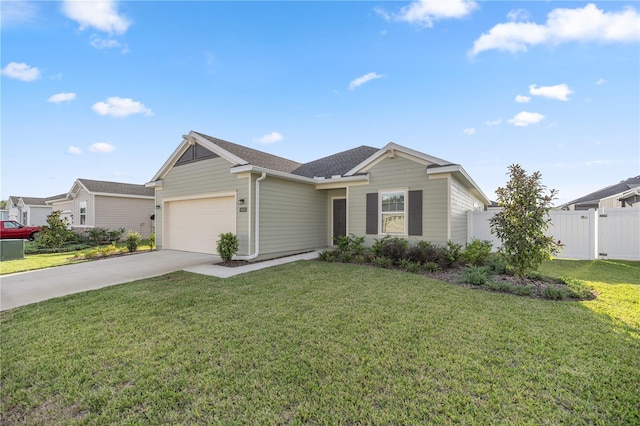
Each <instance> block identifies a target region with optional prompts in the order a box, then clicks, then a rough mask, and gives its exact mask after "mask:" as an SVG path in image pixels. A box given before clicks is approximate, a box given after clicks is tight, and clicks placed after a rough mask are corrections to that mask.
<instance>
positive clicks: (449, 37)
mask: <svg viewBox="0 0 640 426" xmlns="http://www.w3.org/2000/svg"><path fill="white" fill-rule="evenodd" d="M0 4H1V6H0V7H1V8H2V9H1V12H2V14H1V16H2V23H1V57H0V69H1V74H2V77H1V79H0V82H1V87H0V90H1V92H0V94H1V107H2V110H1V114H2V115H1V138H2V140H1V150H2V151H1V165H2V183H1V190H0V197H1V198H2V199H6V198H7V197H8V196H10V195H21V196H40V197H46V196H51V195H55V194H59V193H64V192H66V191H68V190H69V189H70V188H71V185H72V184H73V182H74V180H75V179H76V178H88V179H97V180H112V181H119V182H131V183H141V184H142V183H145V182H147V181H149V180H150V179H151V178H152V177H153V175H154V174H155V173H156V171H157V170H158V169H159V168H160V167H161V166H162V165H163V163H164V162H165V161H166V159H167V158H168V156H169V155H170V154H171V153H172V152H173V150H174V149H175V148H176V147H177V146H178V144H179V143H180V142H181V139H182V138H181V136H182V135H183V134H186V133H188V132H189V131H190V130H195V131H199V132H202V133H206V134H208V135H211V136H214V137H218V138H221V139H225V140H228V141H231V142H235V143H239V144H243V145H246V146H250V147H252V148H255V149H259V150H262V151H266V152H269V153H272V154H276V155H280V156H283V157H286V158H289V159H292V160H296V161H299V162H307V161H311V160H314V159H317V158H320V157H323V156H326V155H330V154H333V153H336V152H338V151H342V150H346V149H350V148H353V147H356V146H359V145H370V146H374V147H382V146H384V145H385V144H386V143H388V142H391V141H393V142H396V143H398V144H400V145H404V146H407V147H409V148H412V149H416V150H419V151H422V152H424V153H426V154H429V155H433V156H436V157H440V158H444V159H446V160H449V161H451V162H454V163H459V164H462V166H463V167H464V168H465V170H467V172H468V173H469V174H470V175H471V177H472V178H473V179H474V180H475V181H476V182H477V183H478V185H479V186H480V187H481V188H482V190H483V191H484V192H485V193H486V194H487V195H488V196H489V197H490V198H492V199H495V195H494V191H495V190H496V189H497V188H498V187H499V186H501V185H504V184H505V183H506V180H507V175H506V173H507V167H508V165H509V164H513V163H518V164H521V165H522V166H523V167H524V168H525V169H526V170H527V171H529V172H533V171H540V172H541V173H542V177H543V183H544V184H545V185H547V186H548V187H549V188H556V189H558V190H559V191H560V192H559V196H558V200H557V201H556V203H557V204H560V203H562V202H565V201H569V200H571V199H574V198H577V197H579V196H582V195H585V194H586V193H588V192H591V191H594V190H597V189H600V188H602V187H604V186H607V185H610V184H613V183H616V182H619V181H621V180H624V179H626V178H629V177H632V176H636V175H638V174H640V46H639V42H640V10H639V7H638V2H637V1H631V2H616V1H606V2H604V1H602V2H594V3H589V2H576V1H571V2H553V1H551V2H538V1H534V2H526V1H517V2H516V1H511V2H510V1H500V2H498V1H491V2H480V1H478V2H475V1H463V0H450V1H447V2H442V1H441V2H431V1H416V2H410V1H404V2H403V1H378V2H366V1H352V2H338V1H335V2H334V1H329V2H307V1H298V2H277V1H263V2H245V1H240V2H222V1H196V2H170V1H161V2H146V1H137V2H113V1H105V2H86V1H85V2H77V1H69V2H53V1H51V2H49V1H38V2H31V1H4V0H3V1H2V2H1V3H0Z"/></svg>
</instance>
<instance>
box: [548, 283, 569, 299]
mask: <svg viewBox="0 0 640 426" xmlns="http://www.w3.org/2000/svg"><path fill="white" fill-rule="evenodd" d="M542 296H543V297H544V298H545V299H550V300H564V299H566V298H567V297H569V294H568V293H567V291H566V290H564V289H562V288H557V287H554V286H551V285H549V286H546V287H545V288H544V290H543V291H542Z"/></svg>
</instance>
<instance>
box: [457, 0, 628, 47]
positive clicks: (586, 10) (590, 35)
mask: <svg viewBox="0 0 640 426" xmlns="http://www.w3.org/2000/svg"><path fill="white" fill-rule="evenodd" d="M639 29H640V15H639V14H638V12H637V11H636V10H635V9H634V8H632V7H626V8H624V9H623V10H622V11H620V12H604V11H603V10H601V9H598V8H597V7H596V5H594V4H592V3H590V4H588V5H586V6H585V7H583V8H577V9H562V8H558V9H554V10H552V11H551V12H549V14H548V15H547V22H546V23H545V24H543V25H540V24H536V23H532V22H507V23H503V24H498V25H496V26H494V27H493V28H491V29H490V30H489V32H488V33H483V34H482V35H481V36H480V37H479V38H478V39H476V40H475V41H474V42H473V48H472V49H471V51H470V52H469V53H470V55H477V54H478V53H480V52H483V51H485V50H491V49H497V50H502V51H508V52H511V53H515V52H526V51H527V48H528V47H529V46H536V45H540V44H553V45H556V44H560V43H568V42H574V41H578V42H587V41H596V42H601V43H614V42H637V41H639V40H640V31H638V30H639Z"/></svg>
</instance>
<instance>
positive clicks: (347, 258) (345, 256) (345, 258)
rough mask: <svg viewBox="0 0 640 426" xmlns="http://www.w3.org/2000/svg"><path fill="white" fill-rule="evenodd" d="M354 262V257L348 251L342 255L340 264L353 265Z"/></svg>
mask: <svg viewBox="0 0 640 426" xmlns="http://www.w3.org/2000/svg"><path fill="white" fill-rule="evenodd" d="M352 260H353V255H352V254H351V253H350V252H348V251H346V252H343V253H340V262H342V263H351V261H352Z"/></svg>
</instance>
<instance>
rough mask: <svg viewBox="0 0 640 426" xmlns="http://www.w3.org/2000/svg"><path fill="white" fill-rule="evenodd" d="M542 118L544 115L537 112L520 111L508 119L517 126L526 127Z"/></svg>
mask: <svg viewBox="0 0 640 426" xmlns="http://www.w3.org/2000/svg"><path fill="white" fill-rule="evenodd" d="M542 120H544V115H542V114H538V113H537V112H527V111H522V112H520V113H518V114H516V115H515V116H514V117H513V118H511V119H510V120H509V123H511V124H513V125H514V126H517V127H526V126H528V125H529V124H536V123H539V122H541V121H542Z"/></svg>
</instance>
